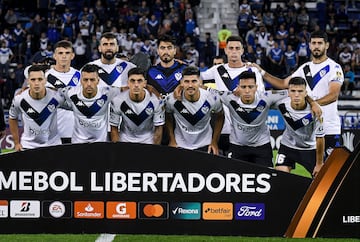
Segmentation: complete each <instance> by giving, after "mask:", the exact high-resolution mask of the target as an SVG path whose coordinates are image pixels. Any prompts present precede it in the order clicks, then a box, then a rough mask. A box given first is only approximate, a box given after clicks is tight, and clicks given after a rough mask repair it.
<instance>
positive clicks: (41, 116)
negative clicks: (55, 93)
mask: <svg viewBox="0 0 360 242" xmlns="http://www.w3.org/2000/svg"><path fill="white" fill-rule="evenodd" d="M58 105H59V102H58V101H57V100H56V99H55V98H52V99H51V100H50V101H49V103H48V104H47V105H46V107H45V108H44V109H43V110H42V111H41V112H37V111H36V110H35V109H34V108H33V107H32V106H31V105H30V104H29V103H28V102H27V101H26V100H25V99H23V100H21V102H20V106H21V108H22V109H23V110H24V111H25V113H26V114H27V115H28V116H29V117H30V118H31V119H33V120H34V122H35V123H37V124H38V125H39V126H41V125H42V124H43V123H44V122H45V121H46V119H47V118H48V117H49V116H50V115H51V114H52V113H53V112H54V111H56V108H57V106H58Z"/></svg>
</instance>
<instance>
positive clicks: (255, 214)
mask: <svg viewBox="0 0 360 242" xmlns="http://www.w3.org/2000/svg"><path fill="white" fill-rule="evenodd" d="M235 219H236V220H264V219H265V204H263V203H236V204H235Z"/></svg>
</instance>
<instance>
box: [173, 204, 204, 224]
mask: <svg viewBox="0 0 360 242" xmlns="http://www.w3.org/2000/svg"><path fill="white" fill-rule="evenodd" d="M170 217H171V218H173V219H184V220H188V219H189V220H191V219H193V220H199V219H200V218H201V205H200V203H195V202H182V203H172V204H171V206H170Z"/></svg>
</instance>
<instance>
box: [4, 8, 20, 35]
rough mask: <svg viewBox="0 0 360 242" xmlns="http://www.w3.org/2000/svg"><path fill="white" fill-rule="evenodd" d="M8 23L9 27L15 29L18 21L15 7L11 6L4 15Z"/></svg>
mask: <svg viewBox="0 0 360 242" xmlns="http://www.w3.org/2000/svg"><path fill="white" fill-rule="evenodd" d="M4 19H5V21H6V25H7V27H8V28H9V29H11V30H13V29H14V28H15V26H16V23H17V22H18V18H17V16H16V14H15V12H14V9H12V8H9V9H8V10H7V12H6V14H5V17H4Z"/></svg>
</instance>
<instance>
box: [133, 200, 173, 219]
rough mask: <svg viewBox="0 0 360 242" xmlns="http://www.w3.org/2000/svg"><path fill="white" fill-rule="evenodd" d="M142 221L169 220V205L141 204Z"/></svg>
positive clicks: (140, 214) (140, 216)
mask: <svg viewBox="0 0 360 242" xmlns="http://www.w3.org/2000/svg"><path fill="white" fill-rule="evenodd" d="M139 218H140V219H161V220H163V219H168V218H169V204H168V203H167V202H139Z"/></svg>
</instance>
